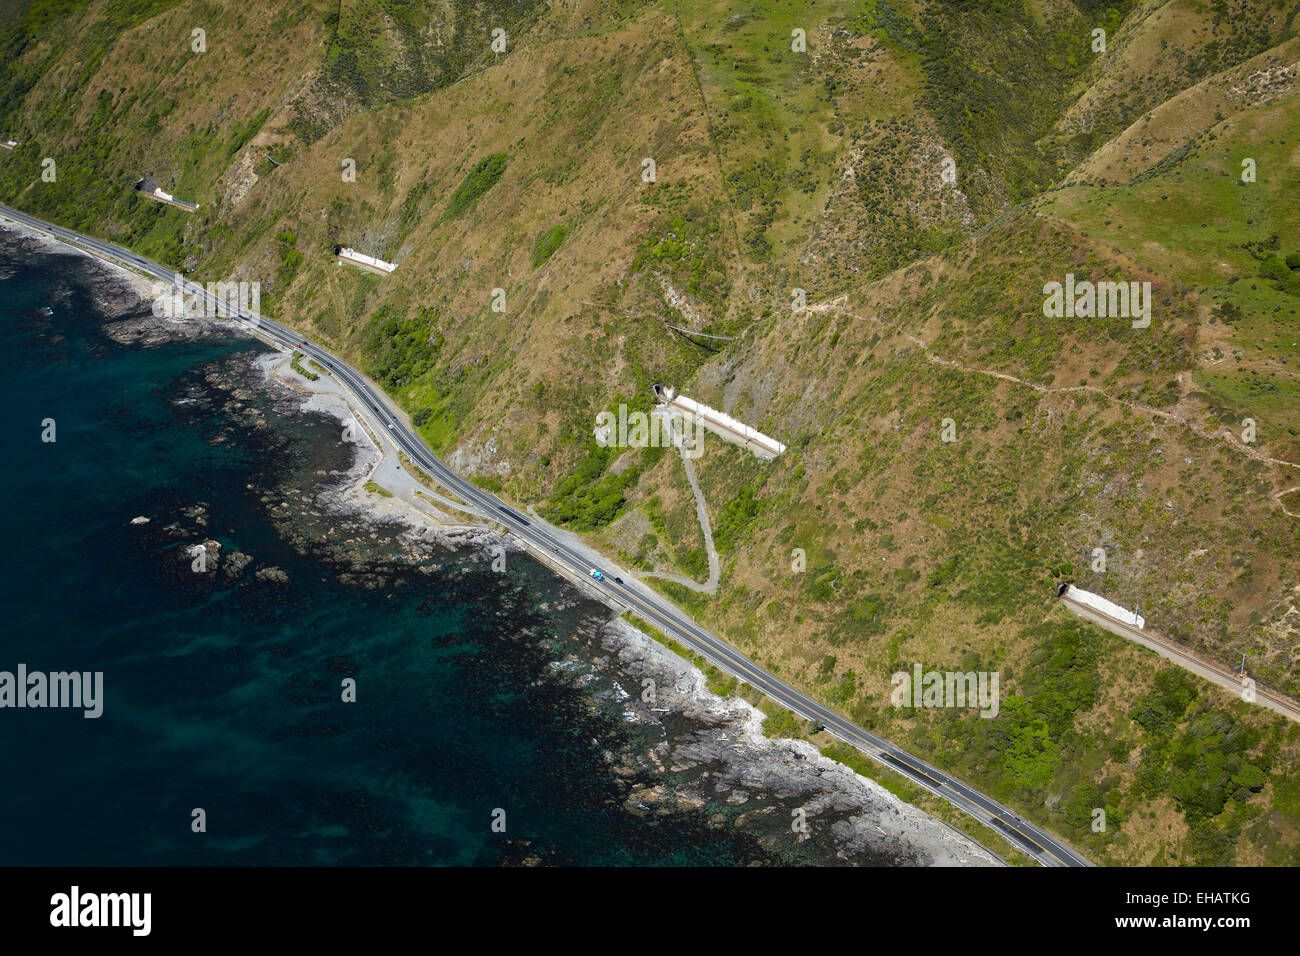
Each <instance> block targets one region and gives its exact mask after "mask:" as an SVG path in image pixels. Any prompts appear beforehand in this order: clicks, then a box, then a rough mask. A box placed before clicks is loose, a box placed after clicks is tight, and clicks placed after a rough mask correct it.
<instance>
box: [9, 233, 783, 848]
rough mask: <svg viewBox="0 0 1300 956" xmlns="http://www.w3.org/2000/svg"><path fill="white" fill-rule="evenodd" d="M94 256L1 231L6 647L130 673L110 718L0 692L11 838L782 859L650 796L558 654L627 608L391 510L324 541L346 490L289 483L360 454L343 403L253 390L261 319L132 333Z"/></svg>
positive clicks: (610, 718) (111, 698) (45, 843)
mask: <svg viewBox="0 0 1300 956" xmlns="http://www.w3.org/2000/svg"><path fill="white" fill-rule="evenodd" d="M20 260H22V261H21V262H20ZM16 262H18V263H19V264H18V265H15V263H16ZM92 268H95V267H90V266H88V265H86V264H85V263H84V260H82V259H80V258H76V257H71V256H64V255H47V254H42V255H39V256H35V255H31V254H25V255H23V256H18V255H16V254H15V253H14V252H13V251H12V250H11V251H10V252H9V253H7V254H6V253H0V276H4V277H3V278H0V335H3V339H4V341H3V344H2V345H0V406H2V407H3V409H4V412H3V415H4V423H5V425H4V428H5V446H4V447H5V449H6V451H7V453H8V454H7V456H6V461H5V462H4V466H5V467H4V468H3V469H0V482H2V483H3V489H2V491H3V497H2V499H0V500H3V502H4V505H3V508H4V515H5V518H4V525H3V538H0V542H2V543H0V547H2V548H3V549H4V552H5V554H4V559H5V560H4V569H5V571H4V575H3V578H2V581H3V584H0V588H2V591H0V607H2V608H3V612H4V618H5V621H4V623H3V625H0V670H9V671H13V670H15V669H16V667H17V665H18V664H19V663H24V664H26V665H27V666H28V668H29V669H30V670H43V671H54V670H72V669H76V670H84V671H102V672H103V673H104V682H105V693H104V696H105V701H104V714H103V716H102V717H101V718H99V719H97V720H90V719H85V718H83V717H82V715H81V712H80V711H77V710H54V709H45V710H29V709H28V710H17V709H0V773H2V777H0V780H2V783H3V785H2V786H0V865H3V864H23V865H25V864H67V865H84V864H91V865H96V864H251V865H262V864H348V865H368V864H476V865H496V864H502V863H505V864H512V863H520V862H525V861H528V862H536V861H541V862H545V863H601V864H649V863H670V864H729V863H746V862H752V861H757V860H767V859H768V857H767V856H766V855H765V854H763V853H762V852H761V851H760V850H758V849H757V848H756V845H755V844H754V843H753V842H752V841H751V840H749V839H747V838H745V837H743V836H741V835H738V834H735V833H733V832H731V831H730V830H727V829H723V830H719V829H714V828H709V827H706V826H704V825H703V824H702V821H701V819H700V818H695V817H691V816H689V815H683V816H675V817H673V818H672V819H671V820H668V821H662V822H657V821H654V820H650V819H645V818H643V817H642V816H637V815H632V814H630V813H629V812H628V811H627V810H626V809H625V806H624V804H625V800H626V794H627V791H626V787H627V785H628V783H629V781H621V780H618V779H616V778H615V777H614V776H613V775H612V774H611V772H610V770H609V767H608V764H607V762H606V761H605V759H604V758H603V757H602V754H603V752H604V751H605V750H606V749H615V750H617V749H618V747H619V746H620V745H621V744H623V743H626V741H625V740H624V735H626V734H631V733H636V732H637V731H635V730H629V729H626V728H625V727H624V726H623V725H622V723H621V722H620V721H619V719H618V714H617V713H614V712H609V709H608V708H604V709H602V708H599V707H598V708H595V709H593V707H592V706H591V704H592V698H591V695H590V694H589V693H587V692H584V691H583V690H581V689H578V688H575V687H574V686H572V685H571V684H569V683H565V682H563V681H561V680H558V679H557V678H556V677H555V676H554V675H555V673H556V672H555V669H554V668H552V667H551V666H550V664H551V662H552V661H554V660H556V659H557V654H556V645H557V642H560V641H563V640H564V638H565V636H566V634H565V632H566V629H568V628H571V627H575V626H579V625H581V624H590V623H591V621H593V620H595V619H596V618H597V617H598V616H599V615H598V611H599V610H600V609H598V608H594V607H592V606H589V605H588V606H579V607H577V608H574V609H571V610H568V611H565V612H552V611H545V612H543V611H540V610H539V609H538V608H539V605H540V604H542V603H543V602H548V601H551V600H553V599H554V598H555V596H556V589H557V588H558V587H560V585H559V584H558V583H557V582H555V580H554V579H553V578H551V577H550V576H549V575H547V574H546V573H544V572H542V571H541V570H540V569H538V568H537V567H536V566H535V565H532V564H531V563H530V562H528V561H527V560H526V559H524V558H519V559H516V560H512V565H513V567H512V569H511V571H510V573H508V574H505V575H500V574H494V573H492V572H491V571H490V569H489V567H488V565H487V564H486V563H483V562H474V561H471V560H469V558H468V556H467V555H465V554H463V553H461V554H457V553H454V552H445V553H442V554H441V555H439V556H438V558H437V560H430V561H429V562H427V565H426V567H427V568H428V569H429V570H430V573H421V572H420V569H419V568H417V567H412V566H411V565H410V564H406V563H402V562H400V561H396V560H395V559H394V555H395V550H396V549H395V545H393V543H392V541H391V540H388V539H386V538H384V537H381V538H380V539H378V540H376V541H369V539H368V538H364V537H363V540H365V541H366V542H367V547H364V548H362V547H359V546H358V547H352V548H351V552H352V557H351V558H349V559H347V560H344V559H343V558H342V557H341V556H340V553H339V552H338V551H337V550H333V549H330V548H325V547H315V546H313V545H311V544H310V543H309V542H310V541H311V540H317V539H313V538H312V535H310V534H307V533H306V532H305V530H304V529H308V528H309V527H317V530H319V529H318V526H319V524H320V523H321V521H322V520H328V519H318V518H314V517H313V516H312V515H311V514H310V506H308V505H301V506H300V505H298V504H297V502H296V499H294V498H293V497H292V496H293V495H294V494H297V493H298V492H299V491H300V490H301V488H302V484H303V482H305V481H309V480H310V479H309V477H307V476H313V475H316V473H317V472H318V471H321V470H324V471H328V470H330V469H339V468H346V467H347V466H348V462H349V460H350V451H349V449H347V448H346V446H342V445H341V444H340V443H339V441H338V425H337V422H334V421H331V420H329V419H326V418H323V417H316V416H309V415H301V414H292V415H291V414H282V413H281V412H280V411H277V409H276V408H275V407H274V406H273V405H272V403H271V402H270V401H269V400H268V399H266V398H265V397H262V396H253V397H252V398H249V397H248V396H245V397H244V399H242V400H241V401H239V402H238V403H235V404H234V405H232V400H231V399H230V396H229V394H228V392H224V391H222V390H220V389H217V388H214V387H213V385H212V383H211V381H210V377H211V376H213V375H219V376H220V375H230V374H234V372H235V371H236V370H238V369H241V368H244V367H245V366H246V364H247V363H246V361H245V359H246V356H247V355H249V354H250V353H256V352H257V351H259V350H261V348H262V347H261V346H259V345H257V344H255V343H252V342H249V341H247V340H235V339H231V340H222V341H214V340H212V339H208V340H203V341H198V342H186V343H169V344H164V345H159V346H152V347H142V346H138V345H121V344H117V343H115V342H113V341H112V340H111V339H110V338H108V337H107V336H106V335H105V334H104V333H103V331H102V328H101V326H102V324H103V321H104V316H103V315H101V314H100V312H99V310H98V309H97V307H96V305H95V302H94V299H93V297H92V294H91V290H90V285H89V283H90V281H91V277H92V275H93V274H92V272H91V271H90V270H91V269H92ZM46 307H51V308H52V310H53V314H52V315H49V314H46V313H45V312H44V311H43V310H44V309H45V308H46ZM250 410H256V414H257V415H258V416H260V420H262V421H264V422H265V423H266V427H265V428H262V429H250V428H246V427H242V425H241V422H244V421H246V419H247V416H248V415H249V414H252V412H251V411H250ZM241 416H244V417H242V418H241ZM45 419H53V420H54V422H55V428H56V441H54V442H52V443H47V442H43V441H42V440H41V434H42V422H43V421H44V420H45ZM250 486H251V487H250ZM264 497H265V498H268V499H270V501H269V502H267V501H263V498H264ZM281 501H284V502H285V503H286V505H287V509H286V508H280V507H279V505H280V502H281ZM299 508H301V514H299V513H298V512H297V509H299ZM277 509H278V510H277ZM137 515H143V516H148V517H150V519H151V520H150V523H149V524H148V525H144V526H133V525H131V524H130V521H131V519H132V518H134V517H135V516H137ZM203 522H206V523H203ZM168 525H172V526H173V528H172V530H170V531H169V530H168V528H167V526H168ZM340 527H343V526H342V525H340ZM353 530H356V529H353ZM300 531H302V532H303V533H302V534H299V533H298V532H300ZM341 534H342V532H340V535H341ZM366 534H368V532H366ZM204 538H211V539H214V540H216V541H218V542H220V544H221V545H222V554H223V556H228V555H229V554H231V553H232V552H234V551H239V552H243V553H245V554H247V555H249V556H251V558H252V564H251V565H250V567H249V568H248V569H247V570H246V571H245V572H244V573H243V574H242V575H239V576H237V577H236V578H233V579H231V580H229V581H223V580H221V579H220V578H219V577H218V576H216V575H195V574H193V573H191V572H190V569H189V568H188V560H187V559H185V558H184V557H183V556H182V552H181V549H182V548H183V547H186V546H188V545H189V544H190V543H192V542H193V541H195V540H202V539H204ZM358 560H360V561H363V563H364V567H363V569H362V571H361V572H358V569H357V567H356V563H355V562H356V561H358ZM268 568H276V569H280V570H281V571H283V572H284V574H286V575H287V576H288V584H282V583H277V582H275V581H266V580H260V579H258V578H257V577H255V576H254V572H255V571H257V570H258V569H268ZM358 581H361V582H363V583H365V582H368V583H369V584H370V585H372V586H369V587H367V586H362V585H361V584H358ZM348 677H351V678H354V679H355V680H356V682H357V700H356V702H355V703H344V702H343V701H342V699H341V697H342V691H341V682H342V681H343V679H344V678H348ZM196 808H202V810H203V811H205V814H206V832H203V833H195V832H193V831H192V827H191V823H192V819H193V817H192V811H193V810H195V809H196ZM498 808H500V809H502V810H504V811H505V814H506V816H505V821H506V832H505V833H504V834H502V833H494V832H493V831H492V828H491V823H492V819H493V812H494V810H496V809H498Z"/></svg>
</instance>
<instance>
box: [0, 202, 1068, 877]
mask: <svg viewBox="0 0 1300 956" xmlns="http://www.w3.org/2000/svg"><path fill="white" fill-rule="evenodd" d="M0 215H4V216H8V217H9V218H11V219H14V220H15V221H17V222H21V223H23V224H24V225H27V226H30V227H32V228H34V229H38V230H41V231H42V232H46V233H48V234H50V235H53V236H55V237H57V238H59V239H63V240H64V241H67V242H70V243H73V244H75V245H78V246H81V247H83V248H85V249H88V250H90V251H91V252H93V253H95V254H96V255H99V256H101V257H104V258H107V259H109V260H110V261H113V262H117V263H120V264H123V265H126V266H129V267H130V268H132V269H135V270H137V271H140V272H144V273H145V274H147V275H151V276H154V277H156V278H158V279H161V280H163V281H164V282H168V283H174V282H176V281H177V275H176V273H174V272H172V271H171V270H170V269H167V268H164V267H163V266H160V265H158V264H157V263H155V262H151V261H149V260H148V259H145V258H144V257H143V256H139V255H137V254H136V253H134V252H131V251H130V250H129V249H123V248H122V247H120V246H116V245H113V244H112V243H107V242H102V241H100V240H98V239H92V238H90V237H89V236H83V235H81V234H79V233H75V232H72V231H71V230H68V229H63V228H61V227H59V226H54V225H51V224H49V223H46V222H44V221H42V220H40V219H36V218H35V217H33V216H28V215H27V214H26V213H21V212H18V211H17V210H14V209H10V208H9V207H7V206H3V205H0ZM185 291H186V292H188V293H192V294H194V295H198V296H201V297H202V298H203V299H204V300H205V301H207V302H210V303H212V304H214V305H215V304H216V303H217V302H218V301H219V300H218V299H217V298H216V297H215V296H213V295H210V294H209V293H208V292H207V291H206V290H204V289H203V288H202V287H201V286H198V285H196V284H193V283H188V282H187V283H186V284H185ZM227 308H228V309H229V310H230V312H231V313H232V314H235V315H237V316H238V318H239V319H241V320H242V321H243V322H244V323H245V324H246V325H247V326H248V328H249V330H250V331H251V332H252V333H254V334H256V335H257V336H258V337H259V338H261V339H263V340H264V341H267V342H270V343H273V344H274V345H276V346H279V347H280V348H285V349H294V348H300V349H301V351H302V352H303V354H304V355H306V356H308V357H310V358H313V359H315V360H316V361H317V362H319V363H320V364H321V365H323V366H325V368H326V369H327V370H329V372H330V373H331V374H333V375H334V377H335V378H336V379H337V380H338V381H339V382H340V383H342V384H344V385H345V386H347V388H348V389H349V390H350V391H351V392H352V394H353V396H354V398H355V399H356V401H357V407H358V409H359V410H360V411H361V412H362V413H363V414H368V415H369V416H370V418H369V420H370V422H371V424H372V426H373V427H375V428H376V429H378V430H383V431H387V432H388V434H389V437H390V438H391V439H392V440H393V441H394V442H395V443H396V444H397V445H398V447H400V448H401V449H402V451H403V452H404V453H405V454H406V456H407V457H408V458H410V459H411V460H412V461H413V462H415V463H416V464H418V465H419V466H420V467H421V468H423V469H424V471H425V472H426V473H427V474H428V475H429V476H430V477H432V478H433V479H434V480H435V481H437V482H438V483H439V484H441V485H442V486H443V487H444V488H446V489H447V490H448V491H450V492H452V493H453V494H455V495H456V496H458V497H459V498H461V499H462V500H464V501H465V502H466V503H468V504H470V505H473V506H476V507H478V508H481V509H483V510H485V511H486V512H487V513H489V514H492V515H494V516H495V517H496V520H497V521H499V522H500V523H501V524H502V525H503V526H505V527H506V528H507V529H509V530H510V531H511V532H512V533H513V534H514V535H516V536H517V537H518V538H520V539H522V540H523V541H525V542H526V543H527V544H529V545H530V546H532V547H533V548H534V549H535V550H537V551H539V552H542V553H543V554H545V555H546V556H547V558H548V559H549V560H550V561H551V562H552V563H556V564H559V565H561V566H563V567H566V568H568V569H569V570H570V571H571V572H572V573H574V574H577V575H578V576H580V577H584V578H585V581H584V583H585V584H587V585H588V586H589V588H590V589H592V590H594V591H595V592H596V593H598V594H600V595H601V596H602V597H603V598H604V599H605V600H606V601H607V602H608V603H611V604H613V605H615V606H622V607H625V608H627V609H629V610H630V611H631V612H632V613H633V614H635V615H636V616H637V617H639V618H641V619H642V620H644V621H646V622H647V623H648V624H651V625H653V626H654V627H656V628H658V629H659V630H661V631H663V632H664V633H665V634H667V635H668V636H669V637H671V638H673V639H674V640H676V641H679V642H681V643H682V644H683V645H685V646H686V647H689V648H691V650H693V651H695V652H696V653H698V654H700V655H702V656H703V657H704V658H706V659H707V660H709V661H710V662H711V663H713V664H714V665H715V666H717V667H719V668H720V669H722V670H724V671H726V672H728V673H730V674H732V675H733V676H735V677H738V678H739V679H741V680H743V681H746V682H748V683H750V684H752V685H753V686H754V687H756V688H758V689H759V690H760V691H762V692H763V693H764V694H766V695H767V696H768V697H770V698H772V699H773V700H775V701H776V702H777V703H779V704H781V705H782V706H784V707H787V708H789V709H790V710H791V711H793V712H794V713H796V714H798V715H799V716H800V717H803V718H805V719H809V720H815V721H817V722H818V723H820V724H822V725H823V726H824V727H825V728H826V729H827V731H829V732H830V733H831V734H833V735H834V736H836V737H838V738H839V739H841V740H843V741H845V742H846V743H848V744H851V745H852V746H854V747H856V748H857V749H858V750H860V751H862V752H863V753H864V754H866V755H867V756H868V757H870V758H872V759H873V760H876V761H878V762H880V763H881V764H884V765H885V766H887V767H889V768H890V769H891V770H894V771H896V772H898V773H900V774H902V775H903V776H904V777H907V778H908V779H910V780H912V781H913V782H914V783H916V784H918V785H920V786H921V787H923V788H925V789H926V790H928V791H930V792H931V793H933V794H935V795H937V796H940V797H942V798H943V799H945V800H947V801H948V802H949V803H951V804H952V805H953V806H955V807H957V808H958V809H960V810H962V811H964V812H966V813H968V814H970V816H972V817H974V818H975V819H976V820H979V821H980V822H981V823H983V824H985V825H987V826H989V827H991V828H993V829H994V830H996V831H997V832H998V833H1000V834H1001V835H1002V836H1003V837H1004V838H1005V839H1006V840H1007V841H1008V842H1010V843H1012V844H1013V845H1015V846H1016V847H1018V848H1019V849H1021V850H1023V851H1024V852H1025V853H1027V854H1028V855H1030V856H1031V857H1033V858H1034V859H1036V860H1038V862H1040V863H1042V864H1043V865H1044V866H1090V865H1091V864H1090V863H1089V862H1088V860H1086V859H1085V858H1084V857H1083V856H1081V855H1080V854H1079V853H1078V852H1077V851H1075V850H1073V849H1071V848H1070V847H1069V846H1067V845H1066V844H1065V843H1063V842H1062V841H1060V840H1058V839H1056V838H1055V837H1053V836H1052V835H1051V834H1049V833H1048V832H1047V831H1045V830H1043V829H1041V828H1040V827H1038V826H1036V825H1035V824H1033V823H1031V822H1029V821H1028V820H1026V819H1024V818H1023V817H1021V816H1019V815H1018V814H1015V813H1013V812H1012V811H1011V810H1009V809H1008V808H1007V807H1004V806H1002V804H1000V803H997V802H996V801H994V800H992V799H991V798H989V797H986V796H985V795H984V794H982V793H980V792H979V791H978V790H974V789H972V788H970V787H968V786H966V785H965V784H963V783H962V782H961V781H959V780H957V779H956V778H955V777H952V776H949V775H948V774H946V773H944V772H943V771H941V770H939V769H938V768H937V767H934V766H931V765H930V764H928V763H926V762H925V761H923V760H921V759H920V758H918V757H914V756H913V755H911V754H909V753H908V752H907V751H905V750H901V749H900V748H898V747H895V746H894V745H893V744H891V743H890V742H889V741H887V740H885V739H883V738H881V737H877V736H875V735H874V734H870V733H868V732H867V731H865V730H863V729H861V728H860V727H857V726H856V725H854V724H853V723H851V722H849V721H848V720H846V719H845V718H843V717H841V716H840V715H839V714H836V713H834V712H833V711H830V710H828V709H827V708H826V707H823V706H822V705H821V704H819V703H817V702H816V701H815V700H812V699H811V698H809V697H807V696H805V695H804V694H801V693H800V692H799V691H797V690H795V689H794V688H792V687H790V686H789V685H787V684H785V683H783V682H781V681H779V680H777V679H776V678H775V677H773V676H772V675H771V674H769V673H767V672H766V671H764V670H762V669H761V668H760V667H759V666H758V665H757V664H755V663H754V662H753V661H751V660H749V659H748V658H747V657H745V656H744V655H743V654H741V653H740V652H739V651H736V650H735V649H734V648H732V647H730V646H729V645H728V644H726V643H724V642H723V641H722V640H721V639H719V638H718V637H716V636H714V635H713V634H711V633H709V632H708V631H706V630H704V629H703V628H701V627H700V626H699V625H698V624H696V623H695V621H693V620H692V619H691V618H690V617H688V616H687V615H686V613H685V612H684V611H682V610H681V609H680V608H678V607H677V606H676V605H675V604H673V603H672V602H671V601H669V600H668V599H667V598H665V597H663V596H662V595H660V594H658V593H657V592H655V591H653V590H651V589H649V588H647V587H645V586H643V585H640V584H638V583H637V582H635V581H634V580H632V578H631V576H630V575H628V576H627V577H626V579H625V580H626V582H627V583H621V582H619V581H616V580H614V578H615V575H614V574H613V573H609V572H608V571H607V573H606V574H605V575H604V580H603V581H596V580H593V579H591V578H589V577H586V576H587V574H588V571H589V569H590V567H591V565H590V562H589V559H588V558H587V557H585V556H584V555H583V554H581V553H579V552H578V551H577V550H575V548H573V547H571V546H570V545H569V544H568V543H566V542H565V540H564V538H563V536H562V535H560V534H559V533H557V532H556V531H555V530H554V529H552V528H550V527H549V526H548V525H546V524H545V523H544V522H541V521H537V520H535V519H530V518H526V517H524V515H522V514H520V513H519V512H518V511H516V510H514V509H513V508H511V507H509V506H508V505H506V504H505V503H504V502H502V501H501V500H500V499H499V498H497V497H495V496H494V495H492V494H489V493H488V492H486V491H483V490H482V489H480V488H478V487H477V486H476V485H473V484H471V483H470V482H468V481H466V480H465V479H464V478H462V477H461V476H460V475H458V474H457V473H456V472H454V471H452V470H451V469H450V468H448V467H447V466H446V465H445V464H443V462H442V461H441V460H439V459H438V458H437V457H435V456H434V454H433V452H432V451H430V450H429V448H428V447H427V446H426V445H425V444H424V441H423V440H422V439H421V438H420V436H419V435H417V434H416V433H415V432H414V431H413V430H412V429H411V428H410V426H409V425H408V424H407V423H406V421H405V418H404V417H399V413H398V410H397V408H396V406H394V405H393V404H392V403H391V402H390V401H389V399H388V397H387V396H386V395H384V394H383V392H382V391H381V390H380V389H379V387H378V386H376V385H373V384H372V383H371V382H370V381H369V380H368V379H366V378H365V377H364V376H362V375H361V373H360V372H358V371H356V370H355V369H353V368H352V367H351V366H349V365H346V364H345V363H343V362H342V361H340V360H339V359H337V358H335V357H334V356H333V355H332V354H331V353H330V352H327V351H326V350H325V349H323V348H321V347H320V346H318V345H314V344H312V343H311V342H307V341H306V340H305V339H303V338H302V336H300V335H299V334H298V333H297V332H294V331H293V330H291V329H288V328H286V327H285V326H283V325H280V324H279V323H278V322H274V321H272V320H270V319H266V318H263V317H261V316H258V315H255V314H253V313H251V312H246V311H244V310H242V309H240V308H238V307H237V306H236V305H234V304H227ZM624 573H626V572H624ZM620 576H622V575H620Z"/></svg>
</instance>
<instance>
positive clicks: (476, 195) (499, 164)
mask: <svg viewBox="0 0 1300 956" xmlns="http://www.w3.org/2000/svg"><path fill="white" fill-rule="evenodd" d="M507 161H508V159H507V157H506V154H505V153H493V154H492V155H490V156H485V157H483V159H481V160H479V161H478V163H477V164H476V165H475V166H474V168H473V169H471V170H470V171H469V173H468V174H467V175H466V176H465V178H464V179H463V180H462V181H461V184H460V185H459V186H457V187H456V191H455V192H454V193H452V194H451V199H450V200H449V201H448V202H447V211H446V213H444V214H443V217H442V218H443V219H444V220H447V219H451V218H454V217H455V216H459V215H460V214H461V213H463V212H465V211H466V210H468V209H470V208H471V207H472V206H473V205H474V204H475V203H476V202H478V201H479V199H480V198H481V197H482V196H483V194H484V193H485V192H487V191H488V190H489V189H491V188H492V187H493V186H495V185H496V184H497V180H499V179H500V178H501V176H502V174H503V173H504V172H505V171H506V163H507Z"/></svg>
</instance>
